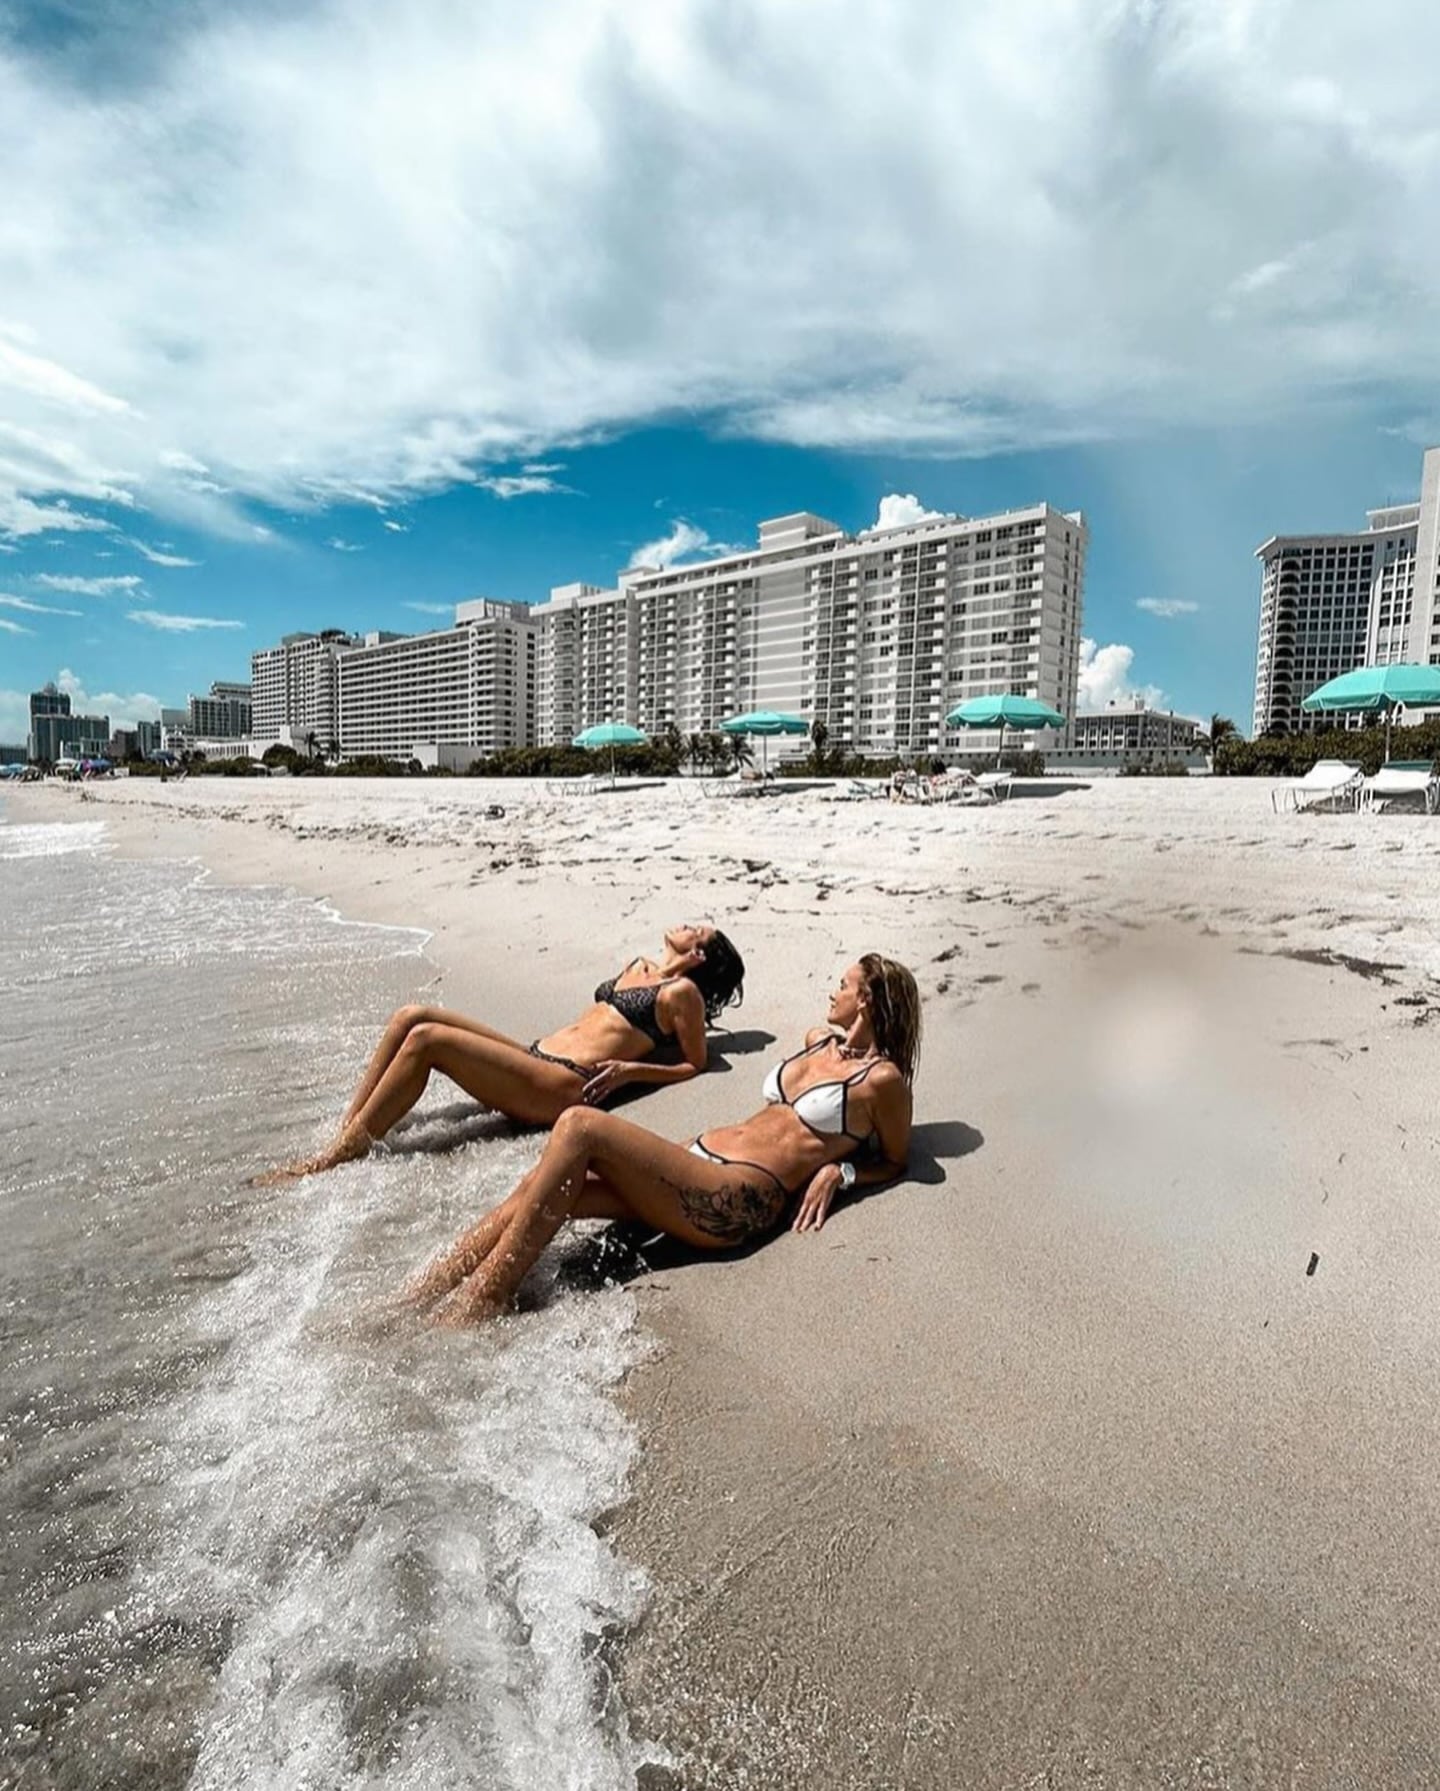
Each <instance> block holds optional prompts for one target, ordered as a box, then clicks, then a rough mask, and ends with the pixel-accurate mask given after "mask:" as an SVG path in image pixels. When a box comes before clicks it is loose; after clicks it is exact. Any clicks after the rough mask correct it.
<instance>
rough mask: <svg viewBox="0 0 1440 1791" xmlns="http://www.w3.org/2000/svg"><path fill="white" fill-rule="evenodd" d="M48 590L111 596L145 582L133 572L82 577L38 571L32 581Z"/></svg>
mask: <svg viewBox="0 0 1440 1791" xmlns="http://www.w3.org/2000/svg"><path fill="white" fill-rule="evenodd" d="M30 582H31V583H32V584H37V585H44V587H45V589H46V590H47V591H69V592H71V593H72V594H73V595H74V596H76V597H111V596H113V595H114V594H115V593H116V592H117V591H138V590H139V589H140V588H141V586H142V585H143V584H144V583H145V581H144V579H143V578H139V577H137V576H136V575H135V573H133V572H127V573H124V574H123V575H119V576H116V577H113V578H112V577H106V578H80V577H77V576H73V575H72V574H70V573H61V572H37V573H36V575H35V577H34V578H33V579H32V580H31V581H30Z"/></svg>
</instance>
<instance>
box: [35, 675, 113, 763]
mask: <svg viewBox="0 0 1440 1791" xmlns="http://www.w3.org/2000/svg"><path fill="white" fill-rule="evenodd" d="M109 744H110V717H109V716H108V715H72V714H71V712H70V698H69V696H68V695H67V694H66V693H65V692H64V691H63V690H56V688H55V686H54V685H53V684H47V685H45V686H44V688H43V689H41V690H32V691H31V693H30V737H29V739H28V740H27V741H26V750H27V752H28V753H29V756H30V757H31V758H32V759H34V760H36V761H37V762H38V763H41V764H45V765H53V764H54V763H55V762H56V761H57V760H59V759H66V758H74V759H79V758H99V757H100V756H101V755H103V753H104V752H105V750H106V748H107V747H108V746H109Z"/></svg>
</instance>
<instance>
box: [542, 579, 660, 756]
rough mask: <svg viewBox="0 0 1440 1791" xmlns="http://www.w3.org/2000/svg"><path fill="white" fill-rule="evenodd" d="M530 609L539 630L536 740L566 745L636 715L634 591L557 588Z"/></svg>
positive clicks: (581, 586)
mask: <svg viewBox="0 0 1440 1791" xmlns="http://www.w3.org/2000/svg"><path fill="white" fill-rule="evenodd" d="M531 613H532V614H533V615H534V617H535V620H536V623H537V625H538V627H539V629H540V633H539V636H538V665H537V675H536V693H535V696H536V701H535V728H534V737H535V739H536V740H537V741H539V742H541V743H543V744H545V745H552V744H556V743H561V744H563V743H566V742H569V741H571V740H573V739H574V738H575V736H576V735H577V734H579V733H582V732H583V731H584V730H585V729H586V728H589V727H596V726H598V725H599V724H600V723H601V722H604V721H625V720H628V719H629V718H630V717H631V716H633V715H634V714H635V712H636V703H637V697H638V688H639V671H640V644H639V635H638V633H637V632H636V626H635V615H636V606H635V600H634V598H633V597H631V596H630V595H629V594H628V592H624V591H604V590H601V589H600V588H599V587H598V586H596V585H584V584H571V585H557V586H556V587H555V588H554V589H553V590H552V591H551V593H550V599H549V601H548V602H547V603H537V604H536V605H535V608H534V610H533V611H532V612H531Z"/></svg>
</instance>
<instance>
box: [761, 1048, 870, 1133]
mask: <svg viewBox="0 0 1440 1791" xmlns="http://www.w3.org/2000/svg"><path fill="white" fill-rule="evenodd" d="M830 1043H831V1041H830V1039H828V1038H823V1039H817V1040H816V1041H815V1043H814V1044H813V1045H807V1046H806V1047H805V1049H804V1050H803V1051H797V1052H796V1053H795V1055H794V1057H786V1058H783V1059H782V1060H781V1061H780V1062H779V1063H777V1064H772V1065H771V1068H770V1073H769V1075H767V1076H766V1078H765V1083H764V1088H763V1090H762V1092H763V1093H764V1096H765V1099H766V1101H767V1102H769V1103H770V1105H772V1106H775V1105H779V1106H782V1107H789V1108H790V1109H791V1111H792V1112H793V1113H794V1115H795V1117H796V1118H797V1119H798V1120H799V1121H800V1123H801V1125H803V1126H808V1127H809V1129H810V1130H811V1131H812V1132H815V1133H818V1134H819V1136H820V1137H822V1138H850V1139H853V1140H854V1142H855V1143H856V1144H865V1143H866V1142H868V1140H869V1139H870V1138H871V1137H873V1135H874V1130H875V1128H874V1127H873V1126H872V1127H871V1128H870V1130H869V1131H868V1132H865V1133H863V1134H861V1133H859V1132H852V1131H851V1130H850V1128H849V1126H848V1125H847V1124H846V1120H847V1119H848V1117H849V1114H848V1111H847V1109H848V1106H849V1099H850V1090H851V1089H852V1088H853V1087H854V1086H855V1084H856V1083H857V1082H863V1081H864V1080H865V1078H866V1077H867V1076H868V1075H869V1074H870V1072H871V1070H873V1069H874V1068H875V1065H876V1064H877V1063H880V1062H881V1061H882V1060H881V1059H880V1058H878V1057H875V1058H872V1059H871V1060H870V1062H869V1063H867V1064H862V1065H861V1067H860V1068H859V1069H858V1070H856V1071H855V1073H854V1074H853V1075H851V1076H846V1077H844V1078H842V1079H837V1080H836V1081H833V1082H816V1083H813V1084H812V1085H811V1086H810V1087H809V1088H806V1089H802V1090H801V1092H800V1093H799V1094H798V1095H796V1097H795V1099H794V1100H793V1101H792V1100H791V1099H790V1097H789V1095H787V1094H786V1092H785V1083H784V1076H785V1072H786V1070H787V1069H789V1067H790V1065H791V1064H792V1063H795V1062H797V1061H798V1060H799V1059H800V1058H802V1057H809V1056H810V1055H811V1054H812V1052H815V1051H818V1050H820V1049H821V1048H822V1047H823V1046H825V1045H828V1044H830Z"/></svg>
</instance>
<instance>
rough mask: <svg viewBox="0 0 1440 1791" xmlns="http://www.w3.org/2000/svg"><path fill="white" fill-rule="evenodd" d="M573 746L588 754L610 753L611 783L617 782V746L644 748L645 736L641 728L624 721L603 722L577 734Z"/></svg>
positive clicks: (572, 742)
mask: <svg viewBox="0 0 1440 1791" xmlns="http://www.w3.org/2000/svg"><path fill="white" fill-rule="evenodd" d="M570 744H571V745H572V746H582V747H584V749H585V751H586V752H605V751H606V750H607V749H608V751H609V753H610V781H611V783H612V784H613V783H614V781H615V748H616V747H617V746H643V745H644V744H645V736H644V735H643V734H642V733H641V732H640V730H639V728H632V727H631V726H630V724H629V723H628V722H624V721H602V722H601V723H599V725H598V726H596V727H593V728H586V730H585V732H584V733H583V734H577V735H576V736H575V738H574V739H573V740H572V741H571V742H570Z"/></svg>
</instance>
